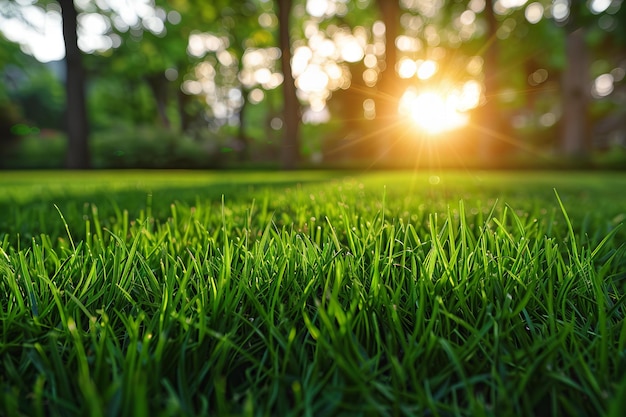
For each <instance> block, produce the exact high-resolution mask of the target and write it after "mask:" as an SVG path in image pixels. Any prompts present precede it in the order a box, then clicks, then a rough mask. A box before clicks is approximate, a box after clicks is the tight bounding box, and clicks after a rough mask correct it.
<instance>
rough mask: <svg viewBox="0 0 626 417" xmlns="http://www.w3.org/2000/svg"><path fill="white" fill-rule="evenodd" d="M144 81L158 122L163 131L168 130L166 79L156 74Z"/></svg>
mask: <svg viewBox="0 0 626 417" xmlns="http://www.w3.org/2000/svg"><path fill="white" fill-rule="evenodd" d="M146 81H147V83H148V85H149V86H150V90H151V91H152V95H153V96H154V102H155V104H156V109H157V115H158V116H159V122H160V123H161V126H163V127H164V128H165V129H167V130H170V129H171V128H172V124H171V123H170V118H169V117H168V116H167V83H168V81H167V78H165V74H163V73H158V74H152V75H149V76H147V77H146Z"/></svg>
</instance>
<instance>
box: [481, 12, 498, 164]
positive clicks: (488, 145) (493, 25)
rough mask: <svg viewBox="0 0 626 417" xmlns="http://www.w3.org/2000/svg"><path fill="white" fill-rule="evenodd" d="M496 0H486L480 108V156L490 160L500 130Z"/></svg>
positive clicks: (482, 158)
mask: <svg viewBox="0 0 626 417" xmlns="http://www.w3.org/2000/svg"><path fill="white" fill-rule="evenodd" d="M494 3H495V2H494V0H486V3H485V20H486V23H487V34H486V36H487V44H486V46H485V48H486V49H485V63H484V67H483V74H484V77H485V78H484V87H485V90H484V92H483V93H484V95H485V103H484V104H483V105H482V106H481V108H479V109H478V112H477V113H478V120H477V124H478V126H477V127H478V132H480V133H479V134H480V136H479V137H478V156H479V158H480V159H481V160H483V161H485V162H488V161H489V160H490V159H491V157H492V156H493V151H494V143H493V141H494V138H496V137H497V136H498V135H499V134H500V133H501V132H500V130H501V129H500V127H501V126H500V115H499V109H498V101H497V100H498V89H499V85H498V55H499V53H500V51H499V50H498V38H497V35H496V34H497V31H498V21H497V20H496V16H495V13H494V11H493V5H494Z"/></svg>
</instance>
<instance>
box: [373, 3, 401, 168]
mask: <svg viewBox="0 0 626 417" xmlns="http://www.w3.org/2000/svg"><path fill="white" fill-rule="evenodd" d="M378 8H379V10H380V14H381V17H382V20H383V23H384V24H385V68H384V69H383V70H382V71H381V73H380V74H379V77H378V82H377V83H376V90H377V96H376V99H375V103H376V118H375V124H376V128H377V131H379V132H380V134H379V135H377V137H376V138H375V139H374V140H377V141H378V142H379V143H378V144H377V145H378V146H376V145H375V146H374V148H378V152H377V153H378V155H377V156H381V157H382V156H383V155H385V154H387V153H388V152H389V151H390V147H391V146H393V144H394V143H396V142H397V141H398V139H399V138H397V137H396V136H397V135H398V134H399V133H398V131H397V122H398V117H399V115H398V104H399V101H400V96H401V94H402V91H401V87H402V85H401V82H400V79H399V77H398V75H397V73H396V62H397V60H398V58H397V51H396V38H397V37H398V26H399V24H400V4H399V3H398V1H390V0H378Z"/></svg>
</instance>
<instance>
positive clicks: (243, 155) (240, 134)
mask: <svg viewBox="0 0 626 417" xmlns="http://www.w3.org/2000/svg"><path fill="white" fill-rule="evenodd" d="M241 93H242V96H243V103H242V104H241V108H240V109H239V113H238V117H239V128H238V129H237V141H238V142H239V143H238V146H240V148H239V149H238V152H239V160H240V161H246V160H247V159H248V156H249V153H248V151H249V149H248V147H249V145H250V144H249V143H248V137H247V136H246V123H247V116H248V112H247V110H248V93H249V91H248V90H247V89H246V88H242V91H241Z"/></svg>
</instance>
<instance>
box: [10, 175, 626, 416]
mask: <svg viewBox="0 0 626 417" xmlns="http://www.w3.org/2000/svg"><path fill="white" fill-rule="evenodd" d="M625 186H626V175H624V174H616V173H610V174H597V173H596V174H582V173H575V172H567V173H546V172H539V173H534V172H517V173H516V172H510V173H460V172H459V173H454V172H444V173H437V174H436V175H431V174H428V173H410V172H391V173H354V172H353V173H332V172H295V173H287V174H284V173H258V172H250V173H195V172H194V173H191V172H150V173H147V172H93V173H83V174H80V175H77V174H70V173H57V172H38V173H2V175H0V213H1V217H0V294H1V295H0V318H1V321H2V328H1V336H0V362H1V364H0V415H8V416H14V415H15V416H18V415H29V416H30V415H33V416H86V415H90V416H117V415H123V416H153V415H158V416H178V415H184V416H195V415H220V416H222V415H242V416H257V415H259V416H261V415H268V416H275V415H292V416H322V415H324V416H326V415H338V416H339V415H341V416H352V415H362V416H369V415H372V416H386V415H388V416H396V415H416V416H422V415H435V416H452V415H460V416H481V415H484V416H489V415H494V416H538V415H546V416H547V415H581V416H584V415H610V416H615V417H617V416H621V412H622V411H623V409H625V407H626V404H625V403H624V402H625V400H624V398H626V377H624V375H626V373H625V371H626V324H625V322H624V315H625V313H626V307H625V306H624V300H625V298H624V296H625V288H626V256H625V255H626V249H625V246H624V242H626V232H625V230H624V227H621V224H622V223H623V222H624V219H625V218H626V193H624V190H625V189H626V187H625ZM555 191H556V192H555Z"/></svg>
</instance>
